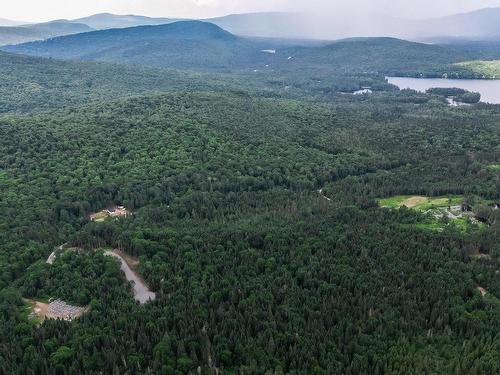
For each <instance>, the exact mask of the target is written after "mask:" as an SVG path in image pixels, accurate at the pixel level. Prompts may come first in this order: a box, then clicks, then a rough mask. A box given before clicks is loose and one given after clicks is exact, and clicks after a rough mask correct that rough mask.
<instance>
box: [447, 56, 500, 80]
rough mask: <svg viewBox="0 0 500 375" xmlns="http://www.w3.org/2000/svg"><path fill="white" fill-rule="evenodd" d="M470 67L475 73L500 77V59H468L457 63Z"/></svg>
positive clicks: (487, 76)
mask: <svg viewBox="0 0 500 375" xmlns="http://www.w3.org/2000/svg"><path fill="white" fill-rule="evenodd" d="M455 65H457V66H460V67H462V68H465V69H468V70H470V71H472V72H474V73H477V74H480V75H483V76H485V77H486V78H500V60H492V61H482V60H477V61H466V62H461V63H457V64H455Z"/></svg>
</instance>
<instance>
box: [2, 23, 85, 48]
mask: <svg viewBox="0 0 500 375" xmlns="http://www.w3.org/2000/svg"><path fill="white" fill-rule="evenodd" d="M92 30H93V29H92V28H91V27H89V26H87V25H85V24H82V23H76V22H69V21H65V20H60V21H52V22H46V23H39V24H33V25H21V26H5V27H0V45H6V44H18V43H25V42H30V41H34V40H44V39H47V38H52V37H56V36H61V35H70V34H77V33H84V32H87V31H92Z"/></svg>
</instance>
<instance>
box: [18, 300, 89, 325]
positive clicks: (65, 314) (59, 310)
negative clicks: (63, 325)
mask: <svg viewBox="0 0 500 375" xmlns="http://www.w3.org/2000/svg"><path fill="white" fill-rule="evenodd" d="M25 302H27V303H28V304H29V305H30V307H31V313H30V314H29V318H30V319H36V320H37V321H38V322H39V323H42V322H43V321H44V320H45V319H62V320H67V321H72V320H75V319H77V318H79V317H80V316H82V315H83V314H84V313H85V312H86V311H88V309H89V308H88V307H79V306H72V305H69V304H67V303H66V302H64V301H61V300H59V299H57V300H54V301H49V303H46V302H42V301H35V300H29V299H26V300H25Z"/></svg>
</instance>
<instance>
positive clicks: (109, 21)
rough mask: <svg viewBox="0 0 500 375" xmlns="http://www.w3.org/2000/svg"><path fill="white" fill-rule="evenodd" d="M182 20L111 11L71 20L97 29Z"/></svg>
mask: <svg viewBox="0 0 500 375" xmlns="http://www.w3.org/2000/svg"><path fill="white" fill-rule="evenodd" d="M175 21H180V19H176V18H163V17H161V18H151V17H145V16H135V15H116V14H111V13H99V14H94V15H92V16H89V17H84V18H78V19H76V20H72V21H71V22H77V23H83V24H85V25H88V26H90V27H91V28H93V29H96V30H105V29H121V28H126V27H134V26H148V25H164V24H168V23H172V22H175Z"/></svg>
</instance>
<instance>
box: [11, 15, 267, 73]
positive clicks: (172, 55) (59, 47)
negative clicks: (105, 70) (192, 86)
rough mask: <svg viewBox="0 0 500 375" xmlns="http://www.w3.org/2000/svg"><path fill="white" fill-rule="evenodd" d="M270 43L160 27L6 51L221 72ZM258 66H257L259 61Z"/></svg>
mask: <svg viewBox="0 0 500 375" xmlns="http://www.w3.org/2000/svg"><path fill="white" fill-rule="evenodd" d="M269 45H270V44H269V43H267V42H266V43H264V42H255V41H251V40H249V39H244V38H240V37H237V36H235V35H233V34H231V33H229V32H227V31H225V30H223V29H221V28H220V27H218V26H216V25H213V24H211V23H207V22H201V21H180V22H175V23H171V24H167V25H159V26H139V27H132V28H126V29H109V30H101V31H94V32H89V33H84V34H77V35H70V36H65V37H60V38H53V39H50V40H46V41H42V42H32V43H27V44H23V45H17V46H8V47H6V48H5V50H6V51H8V52H13V53H21V54H27V55H35V56H42V57H52V58H60V59H80V60H99V61H112V62H119V63H128V64H140V65H148V66H155V67H172V68H181V69H196V70H224V69H232V68H237V67H241V66H251V64H252V62H253V61H254V60H256V59H259V58H263V59H264V60H262V61H266V60H265V58H266V57H268V58H270V56H264V55H270V54H265V53H263V52H262V51H261V50H263V49H265V48H266V46H269ZM259 61H260V60H259Z"/></svg>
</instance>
